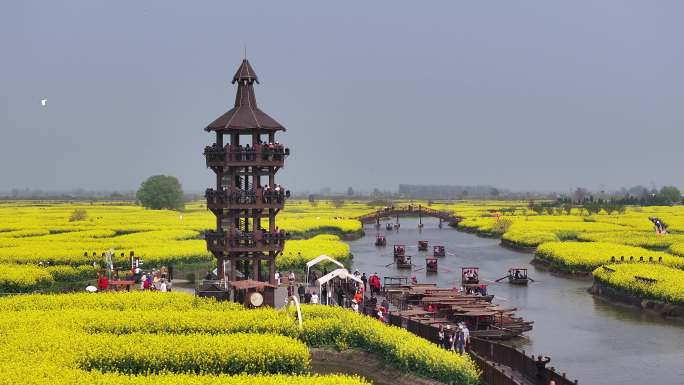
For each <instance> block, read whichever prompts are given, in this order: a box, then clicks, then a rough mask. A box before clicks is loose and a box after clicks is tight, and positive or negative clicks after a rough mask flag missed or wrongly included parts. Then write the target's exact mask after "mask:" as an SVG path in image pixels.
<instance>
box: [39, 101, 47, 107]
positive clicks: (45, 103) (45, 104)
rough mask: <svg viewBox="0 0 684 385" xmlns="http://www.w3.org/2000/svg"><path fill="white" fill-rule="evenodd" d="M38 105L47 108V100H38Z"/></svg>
mask: <svg viewBox="0 0 684 385" xmlns="http://www.w3.org/2000/svg"><path fill="white" fill-rule="evenodd" d="M40 104H41V105H42V106H43V107H45V106H47V99H40Z"/></svg>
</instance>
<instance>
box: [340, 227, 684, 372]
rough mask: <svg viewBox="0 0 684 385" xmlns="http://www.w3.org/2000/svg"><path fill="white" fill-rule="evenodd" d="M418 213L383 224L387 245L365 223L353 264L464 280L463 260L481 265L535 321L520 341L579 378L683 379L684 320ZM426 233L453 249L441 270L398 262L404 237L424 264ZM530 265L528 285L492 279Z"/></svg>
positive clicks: (502, 296) (445, 281)
mask: <svg viewBox="0 0 684 385" xmlns="http://www.w3.org/2000/svg"><path fill="white" fill-rule="evenodd" d="M423 222H424V223H425V227H424V228H423V230H422V231H420V232H419V231H418V221H417V219H402V220H401V224H402V227H401V229H400V230H399V231H398V232H394V231H389V232H388V231H385V229H384V225H383V227H382V228H381V229H380V230H379V231H380V233H381V234H383V235H386V236H387V247H384V248H380V247H375V246H374V245H373V242H374V240H375V234H376V233H377V231H376V229H375V228H374V227H373V226H366V229H365V230H366V234H367V235H366V237H364V238H362V239H359V240H356V241H353V242H350V245H351V249H352V253H353V254H354V265H353V268H355V269H359V270H360V271H362V272H366V273H367V274H369V273H373V272H378V273H379V274H380V275H381V276H412V275H413V276H416V278H417V279H418V281H420V282H434V283H437V284H438V285H439V286H444V287H447V286H458V285H459V283H460V282H459V279H460V267H461V266H479V267H480V276H481V278H484V279H486V280H488V281H490V282H486V283H488V284H489V288H488V290H489V292H490V293H492V294H495V302H497V303H499V304H500V305H501V306H503V307H506V308H517V309H518V310H517V314H519V315H521V316H522V317H524V318H525V319H526V320H532V321H534V322H535V323H534V329H533V330H532V331H531V332H529V333H528V334H527V335H528V337H529V338H528V339H523V340H521V341H516V344H517V345H519V346H521V347H522V348H523V349H525V350H526V351H527V352H528V354H529V353H535V354H537V353H539V354H548V355H549V356H551V358H552V362H551V364H550V366H556V367H558V368H559V369H560V370H561V371H563V372H567V373H568V376H569V377H570V378H576V379H578V380H579V383H580V384H596V385H616V384H635V385H640V384H658V385H660V384H673V385H674V384H684V324H682V323H678V322H676V321H668V320H664V319H662V318H660V317H658V316H657V315H653V314H648V313H644V312H641V311H640V310H638V309H636V308H630V307H626V306H619V305H613V304H610V303H607V302H605V301H603V300H601V299H598V298H594V297H593V296H592V295H590V294H589V293H587V288H588V287H589V286H591V283H590V282H588V281H579V280H574V279H567V278H561V277H556V276H553V275H551V274H549V273H546V272H544V271H541V270H539V269H536V268H535V267H533V266H531V265H530V264H529V262H530V260H531V259H532V255H531V254H529V253H522V252H517V251H514V250H510V249H506V248H503V247H500V246H499V240H497V239H488V238H481V237H478V236H475V235H472V234H467V233H462V232H458V231H456V230H454V229H451V228H448V227H445V228H443V229H439V228H438V227H437V222H436V221H434V222H432V221H429V220H428V221H425V220H424V221H423ZM419 239H421V240H422V239H424V240H427V241H428V242H429V243H430V248H429V250H430V252H431V250H432V246H433V245H438V244H441V245H444V246H446V249H447V256H446V257H443V258H440V259H439V273H438V274H434V273H426V272H425V270H424V269H422V270H420V271H416V272H413V273H412V272H409V271H407V270H398V269H396V268H395V267H394V266H389V267H385V265H387V264H388V263H391V262H392V245H393V244H405V245H406V246H407V254H408V255H413V256H414V258H413V263H415V264H416V265H418V266H417V267H419V268H420V267H424V266H425V260H424V258H425V256H426V255H427V254H429V253H430V252H428V253H426V252H418V249H417V243H418V240H419ZM514 266H516V267H527V268H528V269H530V270H529V275H530V277H532V278H533V279H535V281H536V282H534V283H531V284H530V285H529V286H528V287H520V286H513V285H509V284H508V283H504V282H502V283H493V282H491V281H494V280H495V279H497V278H500V277H502V276H504V275H505V274H506V272H507V270H508V268H509V267H514Z"/></svg>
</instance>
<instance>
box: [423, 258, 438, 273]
mask: <svg viewBox="0 0 684 385" xmlns="http://www.w3.org/2000/svg"><path fill="white" fill-rule="evenodd" d="M425 271H426V272H428V273H436V272H437V258H425Z"/></svg>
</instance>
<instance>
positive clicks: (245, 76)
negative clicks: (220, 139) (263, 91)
mask: <svg viewBox="0 0 684 385" xmlns="http://www.w3.org/2000/svg"><path fill="white" fill-rule="evenodd" d="M236 82H237V84H238V88H237V94H236V95H235V106H234V107H233V108H231V109H230V110H228V111H227V112H225V113H224V114H223V115H221V116H219V117H218V118H216V120H214V121H213V122H211V123H210V124H209V125H208V126H207V127H206V128H205V130H206V131H232V130H253V129H258V130H283V131H285V127H283V126H282V125H281V124H280V123H278V122H277V121H276V120H275V119H273V118H272V117H270V116H268V114H267V113H265V112H263V111H262V110H260V109H259V107H257V103H256V96H255V95H254V82H256V83H257V84H258V83H259V81H258V77H257V74H256V72H254V69H253V68H252V66H251V65H250V64H249V61H247V59H244V60H243V61H242V64H240V67H239V68H238V70H237V72H235V76H233V82H232V83H233V84H235V83H236Z"/></svg>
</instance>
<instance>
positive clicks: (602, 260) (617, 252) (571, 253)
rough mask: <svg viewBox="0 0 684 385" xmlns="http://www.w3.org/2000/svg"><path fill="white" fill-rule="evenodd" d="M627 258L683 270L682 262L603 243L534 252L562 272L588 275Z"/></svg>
mask: <svg viewBox="0 0 684 385" xmlns="http://www.w3.org/2000/svg"><path fill="white" fill-rule="evenodd" d="M623 256H624V257H625V260H626V261H629V260H630V257H634V260H636V261H638V260H639V258H643V259H644V260H645V261H648V260H649V258H653V259H654V260H655V261H658V259H659V258H662V263H663V264H665V265H667V266H672V267H676V268H682V267H684V258H681V257H676V256H674V255H671V254H667V253H664V252H661V251H651V250H647V249H644V248H641V247H634V246H626V245H619V244H615V243H606V242H548V243H544V244H542V245H540V246H539V247H538V248H537V251H536V252H535V258H539V259H541V260H543V261H546V262H548V263H550V264H551V265H553V266H554V267H556V268H559V269H561V270H564V271H575V272H591V271H592V270H594V269H596V268H597V267H599V266H601V265H604V264H606V263H610V262H611V257H615V258H616V259H617V260H620V257H623Z"/></svg>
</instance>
